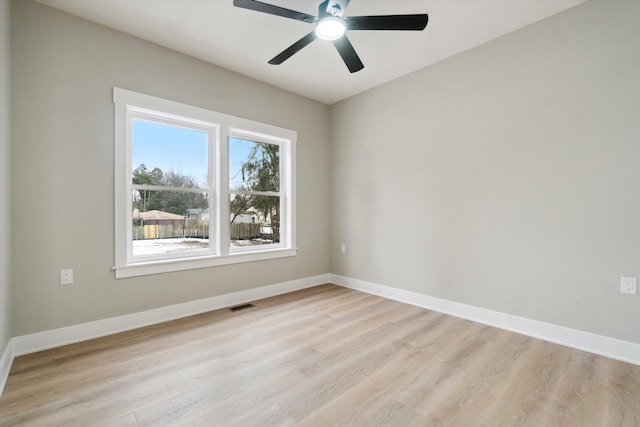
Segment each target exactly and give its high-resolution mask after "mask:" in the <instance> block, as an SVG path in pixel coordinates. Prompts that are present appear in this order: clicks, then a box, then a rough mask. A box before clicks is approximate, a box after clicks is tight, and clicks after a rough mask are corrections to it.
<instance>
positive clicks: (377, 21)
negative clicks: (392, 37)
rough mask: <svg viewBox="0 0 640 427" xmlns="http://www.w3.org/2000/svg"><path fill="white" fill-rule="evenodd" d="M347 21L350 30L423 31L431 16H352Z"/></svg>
mask: <svg viewBox="0 0 640 427" xmlns="http://www.w3.org/2000/svg"><path fill="white" fill-rule="evenodd" d="M345 21H346V22H347V29H348V30H356V31H357V30H403V31H422V30H424V29H425V27H426V26H427V22H428V21H429V15H427V14H426V13H425V14H422V15H380V16H350V17H348V18H346V19H345Z"/></svg>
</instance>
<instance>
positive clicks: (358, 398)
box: [0, 285, 640, 427]
mask: <svg viewBox="0 0 640 427" xmlns="http://www.w3.org/2000/svg"><path fill="white" fill-rule="evenodd" d="M255 305H256V306H255V307H254V308H250V309H247V310H243V311H238V312H233V313H232V312H230V311H228V310H218V311H214V312H210V313H206V314H202V315H198V316H194V317H190V318H187V319H182V320H177V321H173V322H168V323H164V324H161V325H156V326H151V327H147V328H143V329H138V330H135V331H130V332H125V333H121V334H117V335H113V336H110V337H106V338H101V339H96V340H92V341H88V342H84V343H79V344H74V345H69V346H66V347H61V348H58V349H54V350H48V351H44V352H40V353H36V354H31V355H27V356H22V357H19V358H16V360H15V362H14V364H13V368H12V370H11V374H10V376H9V379H8V382H7V385H6V388H5V392H4V395H3V396H2V398H1V399H0V425H2V426H9V425H29V426H32V425H33V426H58V425H71V426H76V425H77V426H142V425H151V426H158V425H179V426H226V425H242V426H250V425H255V426H269V425H273V426H280V425H303V426H328V425H362V426H377V425H395V426H409V425H416V426H520V425H527V426H544V427H546V426H580V427H585V426H607V427H608V426H640V366H635V365H630V364H626V363H622V362H618V361H614V360H611V359H607V358H604V357H600V356H595V355H592V354H589V353H585V352H581V351H577V350H572V349H569V348H566V347H563V346H559V345H555V344H550V343H547V342H544V341H540V340H536V339H533V338H528V337H525V336H522V335H518V334H514V333H510V332H506V331H503V330H499V329H494V328H491V327H487V326H483V325H480V324H476V323H473V322H469V321H465V320H461V319H458V318H455V317H451V316H446V315H443V314H438V313H436V312H432V311H428V310H423V309H420V308H417V307H413V306H410V305H405V304H401V303H398V302H394V301H389V300H385V299H382V298H378V297H375V296H371V295H367V294H363V293H359V292H355V291H352V290H348V289H344V288H341V287H337V286H333V285H324V286H319V287H315V288H312V289H308V290H304V291H300V292H294V293H291V294H287V295H283V296H278V297H274V298H269V299H265V300H261V301H257V302H255Z"/></svg>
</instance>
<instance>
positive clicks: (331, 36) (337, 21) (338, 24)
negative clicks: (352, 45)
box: [316, 16, 347, 41]
mask: <svg viewBox="0 0 640 427" xmlns="http://www.w3.org/2000/svg"><path fill="white" fill-rule="evenodd" d="M345 31H347V24H346V23H345V22H344V20H343V19H342V18H338V17H336V16H327V17H325V18H322V19H321V20H320V22H318V25H316V36H318V38H319V39H321V40H330V41H332V40H338V39H339V38H340V37H342V36H343V35H344V33H345Z"/></svg>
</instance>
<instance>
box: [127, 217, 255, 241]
mask: <svg viewBox="0 0 640 427" xmlns="http://www.w3.org/2000/svg"><path fill="white" fill-rule="evenodd" d="M179 237H193V238H200V239H208V238H209V224H208V222H207V221H198V222H197V223H191V224H190V223H187V226H186V227H185V226H184V224H176V225H173V224H145V225H134V226H133V240H147V239H172V238H179ZM255 237H260V224H247V223H237V224H236V223H232V224H231V239H232V240H246V239H251V238H255Z"/></svg>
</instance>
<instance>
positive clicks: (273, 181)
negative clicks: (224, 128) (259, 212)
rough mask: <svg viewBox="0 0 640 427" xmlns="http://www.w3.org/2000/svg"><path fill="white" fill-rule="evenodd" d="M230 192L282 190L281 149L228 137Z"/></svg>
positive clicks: (276, 146) (273, 145) (275, 146)
mask: <svg viewBox="0 0 640 427" xmlns="http://www.w3.org/2000/svg"><path fill="white" fill-rule="evenodd" d="M229 189H230V190H231V191H233V190H241V189H242V190H251V191H275V192H278V191H280V146H279V145H276V144H267V143H264V142H254V141H248V140H245V139H239V138H229Z"/></svg>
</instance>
